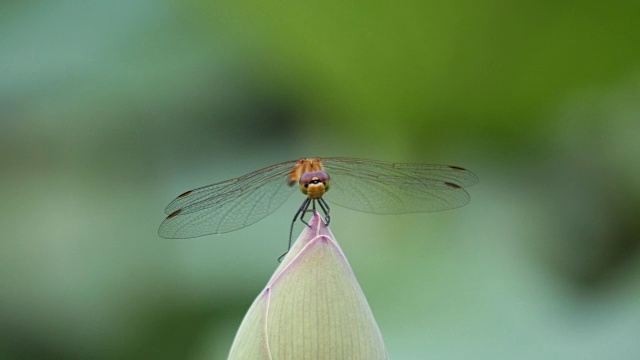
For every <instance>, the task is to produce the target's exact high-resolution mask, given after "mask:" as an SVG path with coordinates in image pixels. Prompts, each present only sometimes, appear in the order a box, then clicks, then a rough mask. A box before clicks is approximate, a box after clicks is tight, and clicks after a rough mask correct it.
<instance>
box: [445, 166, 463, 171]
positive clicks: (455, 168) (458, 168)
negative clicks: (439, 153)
mask: <svg viewBox="0 0 640 360" xmlns="http://www.w3.org/2000/svg"><path fill="white" fill-rule="evenodd" d="M449 167H450V168H451V169H453V170H458V171H467V169H465V168H461V167H459V166H449Z"/></svg>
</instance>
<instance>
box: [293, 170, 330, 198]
mask: <svg viewBox="0 0 640 360" xmlns="http://www.w3.org/2000/svg"><path fill="white" fill-rule="evenodd" d="M299 185H300V191H302V193H303V194H305V195H307V196H308V197H309V198H311V199H320V198H321V197H322V195H324V194H325V193H326V192H327V191H329V188H330V187H331V179H330V178H329V174H327V173H326V172H324V171H322V170H319V171H314V172H306V173H304V174H302V176H301V177H300V181H299Z"/></svg>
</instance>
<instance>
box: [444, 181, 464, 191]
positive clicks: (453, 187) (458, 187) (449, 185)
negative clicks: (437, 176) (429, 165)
mask: <svg viewBox="0 0 640 360" xmlns="http://www.w3.org/2000/svg"><path fill="white" fill-rule="evenodd" d="M444 184H445V185H447V186H448V187H450V188H452V189H460V186H459V185H456V184H454V183H450V182H447V181H445V182H444Z"/></svg>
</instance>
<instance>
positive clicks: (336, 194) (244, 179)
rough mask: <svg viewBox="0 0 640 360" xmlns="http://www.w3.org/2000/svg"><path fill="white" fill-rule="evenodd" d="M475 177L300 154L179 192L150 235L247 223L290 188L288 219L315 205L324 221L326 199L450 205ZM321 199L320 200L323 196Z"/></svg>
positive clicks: (370, 206)
mask: <svg viewBox="0 0 640 360" xmlns="http://www.w3.org/2000/svg"><path fill="white" fill-rule="evenodd" d="M477 183H478V177H477V176H476V175H475V174H474V173H472V172H471V171H468V170H466V169H464V168H462V167H458V166H447V165H426V164H402V163H392V162H383V161H375V160H365V159H355V158H306V159H300V160H293V161H287V162H283V163H280V164H277V165H273V166H269V167H266V168H264V169H260V170H257V171H254V172H252V173H249V174H246V175H244V176H241V177H237V178H234V179H230V180H226V181H222V182H218V183H215V184H211V185H207V186H203V187H200V188H197V189H194V190H189V191H187V192H184V193H182V194H180V195H178V197H177V198H176V199H175V200H173V201H172V202H171V203H169V205H167V207H166V208H165V213H166V214H167V215H168V216H167V217H166V219H165V220H164V221H163V222H162V224H161V225H160V229H159V230H158V234H159V235H160V236H161V237H163V238H169V239H184V238H193V237H198V236H204V235H210V234H222V233H227V232H231V231H235V230H239V229H242V228H244V227H246V226H249V225H252V224H254V223H256V222H258V221H259V220H261V219H263V218H265V217H266V216H268V215H269V214H271V213H273V212H274V211H276V210H277V209H278V208H280V206H282V204H284V202H285V201H286V200H287V199H288V198H289V197H290V196H291V194H292V193H294V192H296V191H295V188H296V185H297V188H298V189H299V191H300V192H301V193H302V194H303V195H304V196H305V199H304V201H303V202H302V205H301V206H300V207H299V208H298V211H297V212H296V215H295V216H294V218H293V221H292V222H291V230H290V233H289V248H291V235H292V234H293V227H294V224H295V222H296V220H297V219H298V218H299V219H300V220H301V221H302V222H304V223H306V221H305V220H304V216H305V214H306V213H308V212H315V211H316V204H317V205H318V207H319V208H320V210H321V211H322V212H323V213H324V218H325V223H327V224H328V223H329V221H330V219H331V218H330V207H329V203H331V204H336V205H339V206H342V207H345V208H348V209H352V210H356V211H361V212H365V213H374V214H404V213H422V212H431V211H440V210H447V209H453V208H458V207H461V206H464V205H466V204H467V203H468V202H469V194H468V193H467V192H466V191H465V190H464V189H465V188H467V187H469V186H472V185H475V184H477ZM325 199H326V200H325Z"/></svg>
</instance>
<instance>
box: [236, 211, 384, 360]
mask: <svg viewBox="0 0 640 360" xmlns="http://www.w3.org/2000/svg"><path fill="white" fill-rule="evenodd" d="M310 224H311V225H312V226H311V227H307V228H305V230H304V231H303V233H302V234H301V235H300V237H299V238H298V240H296V243H295V244H294V246H293V247H292V249H291V251H290V253H289V254H288V255H287V257H285V259H284V261H283V262H282V264H281V265H280V266H279V267H278V269H277V270H276V272H275V273H274V275H273V276H272V278H271V280H270V281H269V283H268V285H267V287H266V289H265V290H264V291H263V292H262V293H261V294H260V296H258V298H257V299H256V301H255V302H254V303H253V305H252V306H251V308H250V309H249V312H248V313H247V315H246V316H245V319H244V320H243V322H242V325H241V327H240V330H239V331H238V334H237V335H236V339H235V341H234V344H233V347H232V349H231V353H230V355H229V358H230V359H260V358H270V359H367V360H374V359H386V358H387V354H386V350H385V347H384V342H383V340H382V335H381V333H380V330H379V329H378V325H377V324H376V322H375V319H374V317H373V314H372V312H371V309H370V308H369V305H368V303H367V300H366V298H365V296H364V294H363V293H362V290H361V288H360V285H359V284H358V282H357V280H356V278H355V276H354V274H353V271H352V270H351V267H350V266H349V263H348V262H347V260H346V258H345V257H344V254H343V253H342V250H341V249H340V247H339V246H338V244H337V242H336V241H335V239H334V237H333V235H332V234H331V232H330V231H329V229H328V228H327V227H326V226H325V225H324V223H322V220H321V218H320V216H319V215H317V214H316V215H315V216H314V217H313V219H312V220H311V222H310Z"/></svg>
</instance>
